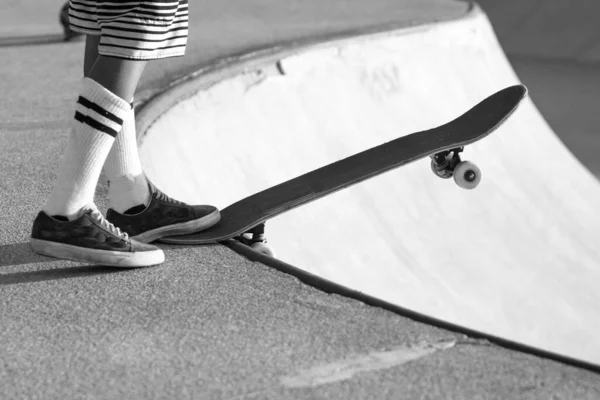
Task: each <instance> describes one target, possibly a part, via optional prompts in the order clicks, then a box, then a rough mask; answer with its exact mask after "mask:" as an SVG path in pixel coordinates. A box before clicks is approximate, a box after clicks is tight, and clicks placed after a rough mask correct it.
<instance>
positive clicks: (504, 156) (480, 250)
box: [141, 8, 600, 365]
mask: <svg viewBox="0 0 600 400" xmlns="http://www.w3.org/2000/svg"><path fill="white" fill-rule="evenodd" d="M263 61H264V62H263V63H262V65H261V66H260V67H259V68H254V69H253V68H249V69H247V70H246V71H245V72H244V73H235V74H231V75H230V76H227V75H224V76H223V77H222V79H220V80H218V81H217V82H216V83H215V81H214V77H213V78H211V79H210V82H212V83H209V80H208V79H207V82H206V87H205V88H204V89H203V90H200V91H197V92H195V93H193V95H192V93H188V95H190V97H188V98H186V99H183V100H182V101H181V102H180V103H178V104H177V105H176V106H174V107H172V108H171V109H170V110H168V111H167V112H165V113H164V114H163V115H161V116H160V117H159V118H158V119H157V120H156V121H155V122H154V124H152V125H151V127H150V128H149V129H148V130H147V132H146V135H145V136H144V137H143V138H142V140H141V156H142V159H143V163H144V167H145V169H146V171H147V173H148V175H149V177H150V179H152V180H153V181H154V182H155V183H156V184H157V185H158V186H159V187H161V188H162V189H163V190H165V191H166V192H168V193H169V194H170V195H172V196H175V197H177V198H180V199H182V200H184V201H188V202H202V203H204V202H210V203H214V204H216V205H218V206H219V207H225V206H227V205H228V204H230V203H233V202H234V201H236V200H238V199H240V198H242V197H245V196H248V195H250V194H252V193H255V192H257V191H259V190H262V189H265V188H267V187H269V186H271V185H274V184H277V183H279V182H282V181H284V180H286V179H289V178H291V177H294V176H296V175H300V174H302V173H304V172H306V171H308V170H311V169H314V168H316V167H319V166H322V165H325V164H327V163H329V162H331V161H334V160H337V159H340V158H343V157H345V156H348V155H350V154H353V153H355V152H358V151H360V150H363V149H365V148H368V147H372V146H375V145H377V144H380V143H382V142H385V141H388V140H391V139H393V138H396V137H398V136H400V135H405V134H409V133H411V132H414V131H418V130H424V129H428V128H430V127H433V126H436V125H440V124H442V123H445V122H447V121H449V120H451V119H453V118H455V117H456V116H457V115H458V114H460V113H462V112H464V111H466V110H467V109H468V108H470V107H471V106H472V105H474V104H475V103H477V102H478V101H480V100H482V99H483V98H485V97H486V96H488V95H490V94H492V93H493V92H495V91H497V90H499V89H502V88H504V87H506V86H510V85H513V84H516V83H519V80H518V78H517V76H516V75H515V74H514V72H513V69H512V68H511V66H510V64H509V63H508V61H507V59H506V58H505V56H504V54H503V52H502V50H501V47H500V46H499V44H498V42H497V39H496V36H495V34H494V32H493V30H492V28H491V25H490V23H489V21H488V19H487V18H486V16H485V15H484V14H483V13H482V12H481V11H480V10H479V9H477V8H475V9H474V10H473V12H472V13H471V14H470V15H469V16H467V17H465V18H464V19H461V20H457V21H453V22H446V23H439V24H434V25H429V26H423V27H417V28H411V29H407V30H401V31H398V32H391V33H389V34H384V35H375V36H368V37H361V38H355V39H353V40H347V41H338V42H335V43H329V44H324V45H322V46H319V47H315V48H310V49H306V50H304V51H300V52H297V53H296V54H293V55H286V56H281V58H279V57H277V56H275V57H274V58H273V59H270V60H263ZM275 61H276V62H275ZM174 127H176V129H174ZM465 157H466V158H467V159H471V160H472V161H475V162H477V163H478V165H479V166H480V167H481V168H482V170H483V174H484V180H483V182H482V184H481V185H480V187H479V188H478V189H477V190H475V191H465V190H461V189H459V188H458V187H456V186H455V185H454V184H453V183H452V182H451V181H444V180H440V179H437V178H436V177H434V176H433V175H432V173H431V171H430V169H429V163H428V162H427V161H421V162H416V163H413V164H411V165H409V166H406V167H404V168H401V169H400V170H396V171H393V172H391V173H388V174H386V175H383V176H380V177H377V178H374V179H372V180H370V181H368V182H366V183H363V184H361V185H358V186H356V187H353V188H350V189H348V190H346V191H343V192H339V193H337V194H334V195H331V196H329V197H328V198H325V199H323V200H320V201H318V202H315V203H312V204H309V205H307V206H305V207H302V208H300V209H297V210H294V211H291V212H289V213H287V214H284V215H282V216H280V217H277V218H275V219H273V220H271V221H270V222H269V223H268V224H267V232H268V237H269V242H270V244H272V245H273V246H274V247H275V249H276V251H277V253H278V257H279V258H280V259H282V260H284V261H286V262H288V263H291V264H293V265H295V266H297V267H299V268H301V269H304V270H306V271H308V272H311V273H313V274H316V275H318V276H321V277H322V278H324V279H328V280H331V281H334V282H337V283H339V284H341V285H344V286H347V287H349V288H351V289H354V290H358V291H360V292H363V293H366V294H368V295H370V296H374V297H377V298H380V299H382V300H384V301H387V302H390V303H393V304H397V305H399V306H402V307H405V308H408V309H411V310H414V311H416V312H419V313H422V314H426V315H429V316H431V317H433V318H437V319H441V320H444V321H448V322H450V323H453V324H457V325H461V326H464V327H466V328H468V329H473V330H477V331H481V332H483V333H487V334H491V335H494V336H499V337H502V338H505V339H507V340H511V341H515V342H518V343H522V344H525V345H529V346H533V347H536V348H539V349H542V350H544V351H549V352H553V353H556V354H559V355H561V356H565V357H570V358H574V359H577V360H580V361H584V362H588V363H592V364H596V365H598V364H600V337H599V336H598V335H597V332H598V331H599V330H600V316H599V315H598V313H597V305H598V304H600V293H599V292H598V291H597V290H596V288H597V287H598V285H600V250H599V249H598V246H597V237H598V231H599V229H600V215H599V214H600V213H598V211H597V205H598V204H600V186H599V185H598V182H597V181H596V179H595V178H594V177H593V176H592V175H591V174H590V173H589V171H588V170H586V169H585V168H584V167H583V166H582V165H581V164H580V162H579V161H578V160H577V159H576V158H575V157H574V156H573V155H572V154H571V153H569V152H568V151H567V150H566V148H565V146H564V145H563V143H562V142H561V141H560V140H559V139H558V138H557V137H556V135H555V134H554V133H553V131H552V130H551V128H550V127H549V126H548V124H547V123H546V121H545V120H544V118H543V117H542V116H541V114H540V113H539V111H538V110H537V108H536V107H535V105H534V104H533V103H532V102H531V101H530V100H528V101H526V102H525V103H524V104H523V105H522V106H521V107H520V109H519V110H518V111H517V112H516V113H515V115H513V117H512V118H511V119H510V120H509V121H508V122H507V123H506V124H505V125H504V126H503V127H502V128H501V129H500V130H499V131H498V132H496V133H495V134H494V135H493V136H491V137H490V138H488V139H486V140H484V141H482V142H480V143H477V144H475V145H473V146H471V147H469V148H468V150H467V151H466V152H465Z"/></svg>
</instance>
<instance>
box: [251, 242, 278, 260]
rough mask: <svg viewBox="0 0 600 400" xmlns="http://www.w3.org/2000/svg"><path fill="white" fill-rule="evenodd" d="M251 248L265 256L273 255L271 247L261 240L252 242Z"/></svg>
mask: <svg viewBox="0 0 600 400" xmlns="http://www.w3.org/2000/svg"><path fill="white" fill-rule="evenodd" d="M250 247H252V249H253V250H254V251H256V252H257V253H260V254H264V255H265V256H269V257H275V251H274V250H273V248H272V247H271V246H269V245H268V244H266V243H263V242H257V243H253V244H252V246H250Z"/></svg>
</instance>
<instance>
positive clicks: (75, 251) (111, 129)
mask: <svg viewBox="0 0 600 400" xmlns="http://www.w3.org/2000/svg"><path fill="white" fill-rule="evenodd" d="M75 12H76V13H78V12H79V11H77V10H75ZM93 17H94V15H93V14H90V15H89V18H86V21H87V22H86V23H89V22H90V21H92V22H93V21H94V20H93ZM92 25H93V24H92ZM88 28H89V30H90V31H91V32H96V31H97V29H96V28H95V27H94V26H89V27H88ZM100 41H101V39H100V40H98V39H96V38H88V40H87V43H86V57H85V62H84V78H83V80H82V84H81V89H80V92H79V97H78V100H77V104H76V107H75V116H74V120H73V126H72V130H71V134H70V136H69V142H68V145H67V148H66V151H65V155H64V157H63V160H62V163H61V167H60V170H59V173H58V177H57V182H56V184H55V187H54V189H53V191H52V193H51V195H50V197H49V199H48V201H47V202H46V204H45V206H44V207H43V209H42V211H41V212H40V213H39V214H38V216H37V218H36V219H35V221H34V224H33V231H32V237H31V245H32V247H33V249H34V251H36V252H38V253H40V254H44V255H48V256H53V257H58V258H66V259H73V260H77V261H87V262H94V263H101V264H105V265H112V266H123V267H141V266H148V265H155V264H160V263H162V262H163V261H164V253H163V252H162V250H160V249H158V248H156V247H155V246H149V245H144V244H142V243H138V242H136V241H134V240H131V239H130V238H129V236H128V235H127V234H125V233H123V232H122V231H121V230H119V229H118V228H116V227H115V226H114V225H112V224H110V223H109V222H108V221H107V220H106V219H104V217H103V216H102V214H101V213H100V212H99V211H98V210H97V209H96V207H95V205H94V192H95V188H96V185H97V182H98V179H99V177H100V172H101V170H102V166H103V164H104V162H105V160H106V158H107V156H108V154H109V151H110V150H111V147H112V145H113V142H114V140H115V137H117V136H118V134H119V132H120V131H121V129H122V126H123V121H124V119H125V118H126V117H127V114H128V113H130V112H131V105H130V102H129V101H128V100H126V99H130V98H131V97H132V96H133V93H134V92H135V88H136V86H137V83H138V81H139V79H140V77H141V74H142V72H143V70H144V67H145V64H146V62H145V61H139V60H135V59H127V58H116V57H110V56H104V55H97V56H96V60H95V61H94V62H93V63H92V62H91V57H92V56H93V55H94V53H96V52H98V53H99V46H98V43H99V42H100ZM90 64H91V66H90Z"/></svg>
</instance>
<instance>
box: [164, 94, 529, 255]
mask: <svg viewBox="0 0 600 400" xmlns="http://www.w3.org/2000/svg"><path fill="white" fill-rule="evenodd" d="M526 96H527V88H526V87H525V86H523V85H515V86H510V87H507V88H505V89H503V90H500V91H499V92H496V93H494V94H492V95H491V96H489V97H488V98H486V99H484V100H483V101H481V102H480V103H479V104H477V105H475V106H474V107H473V108H471V109H470V110H469V111H467V112H466V113H464V114H463V115H461V116H460V117H458V118H456V119H455V120H453V121H451V122H448V123H446V124H444V125H441V126H439V127H436V128H433V129H429V130H425V131H421V132H416V133H412V134H409V135H406V136H402V137H399V138H397V139H395V140H392V141H390V142H387V143H384V144H381V145H379V146H376V147H373V148H370V149H368V150H365V151H362V152H360V153H357V154H354V155H352V156H349V157H347V158H344V159H341V160H339V161H336V162H333V163H331V164H328V165H326V166H323V167H321V168H318V169H315V170H313V171H311V172H308V173H306V174H304V175H301V176H298V177H296V178H293V179H290V180H288V181H286V182H283V183H280V184H278V185H275V186H273V187H270V188H268V189H265V190H263V191H261V192H258V193H256V194H253V195H251V196H249V197H246V198H245V199H242V200H240V201H238V202H236V203H233V204H232V205H230V206H228V207H226V208H224V209H223V210H221V220H220V221H219V222H218V223H217V224H216V225H214V226H213V227H211V228H210V229H208V230H205V231H202V232H197V233H192V234H187V235H181V236H170V237H165V238H162V239H160V241H161V242H163V243H170V244H186V245H190V244H209V243H217V242H223V241H226V240H228V239H232V238H234V237H237V236H240V235H242V234H243V233H245V232H247V231H249V230H251V229H252V228H254V227H255V226H257V225H260V224H262V223H264V222H265V221H267V220H268V219H271V218H273V217H275V216H277V215H280V214H282V213H285V212H287V211H290V210H292V209H294V208H296V207H300V206H302V205H304V204H307V203H309V202H312V201H314V200H317V199H320V198H322V197H325V196H328V195H330V194H332V193H334V192H337V191H339V190H342V189H345V188H348V187H350V186H352V185H355V184H357V183H360V182H362V181H365V180H367V179H370V178H373V177H375V176H377V175H380V174H383V173H385V172H388V171H391V170H393V169H396V168H399V167H401V166H404V165H407V164H409V163H411V162H414V161H417V160H420V159H422V158H426V157H432V160H435V158H434V157H436V155H438V156H439V155H444V156H445V155H446V154H447V153H448V152H450V153H451V154H452V152H453V151H454V150H456V149H459V150H458V151H461V150H462V148H463V147H464V146H467V145H470V144H472V143H475V142H477V141H479V140H481V139H483V138H485V137H487V136H488V135H490V134H491V133H492V132H494V131H495V130H496V129H497V128H499V127H500V126H501V125H502V124H503V123H504V122H505V121H506V120H507V119H508V118H509V117H510V116H511V115H512V114H513V113H514V111H515V110H516V109H517V108H518V106H519V105H520V104H521V102H522V101H523V99H525V97H526ZM452 157H454V158H455V160H456V157H457V155H456V154H452ZM442 158H443V157H442ZM454 164H456V163H454ZM432 167H433V161H432ZM453 167H454V166H453ZM453 167H452V168H453ZM434 172H436V171H434ZM443 172H444V170H443V169H442V170H441V173H437V172H436V173H437V174H438V175H439V176H441V177H446V178H447V177H449V176H452V175H451V173H450V175H449V176H442V175H443ZM450 172H451V171H450Z"/></svg>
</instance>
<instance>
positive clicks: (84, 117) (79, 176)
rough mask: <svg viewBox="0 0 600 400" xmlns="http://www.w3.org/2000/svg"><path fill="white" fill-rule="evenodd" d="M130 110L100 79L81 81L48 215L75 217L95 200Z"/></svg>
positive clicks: (47, 204) (48, 203) (45, 209)
mask: <svg viewBox="0 0 600 400" xmlns="http://www.w3.org/2000/svg"><path fill="white" fill-rule="evenodd" d="M129 109H130V106H129V104H127V102H126V101H124V100H123V99H121V98H119V97H118V96H115V95H114V94H113V93H112V92H110V91H109V90H107V89H105V88H104V87H103V86H101V85H100V84H98V83H97V82H95V81H93V80H91V79H89V78H84V79H83V80H82V84H81V89H80V92H79V99H78V101H77V104H76V109H75V110H76V111H75V119H74V121H73V125H72V129H71V134H70V136H69V142H68V145H67V148H66V151H65V154H64V156H63V159H62V163H61V166H60V169H59V172H58V178H57V181H56V183H55V186H54V189H53V191H52V193H51V194H50V197H49V198H48V201H47V202H46V205H45V206H44V207H43V210H44V211H45V212H46V213H47V214H48V215H61V216H65V217H67V218H69V219H74V218H76V217H77V214H78V212H79V211H80V210H81V209H82V208H83V207H84V206H86V205H88V204H90V203H93V201H94V193H95V191H96V185H97V184H98V179H99V178H100V173H101V171H102V166H103V164H104V161H105V160H106V157H107V155H108V153H109V151H110V148H111V146H112V144H113V142H114V140H115V136H116V135H117V133H118V132H119V131H120V130H121V126H122V124H123V118H124V116H125V114H126V113H127V111H128V110H129Z"/></svg>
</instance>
